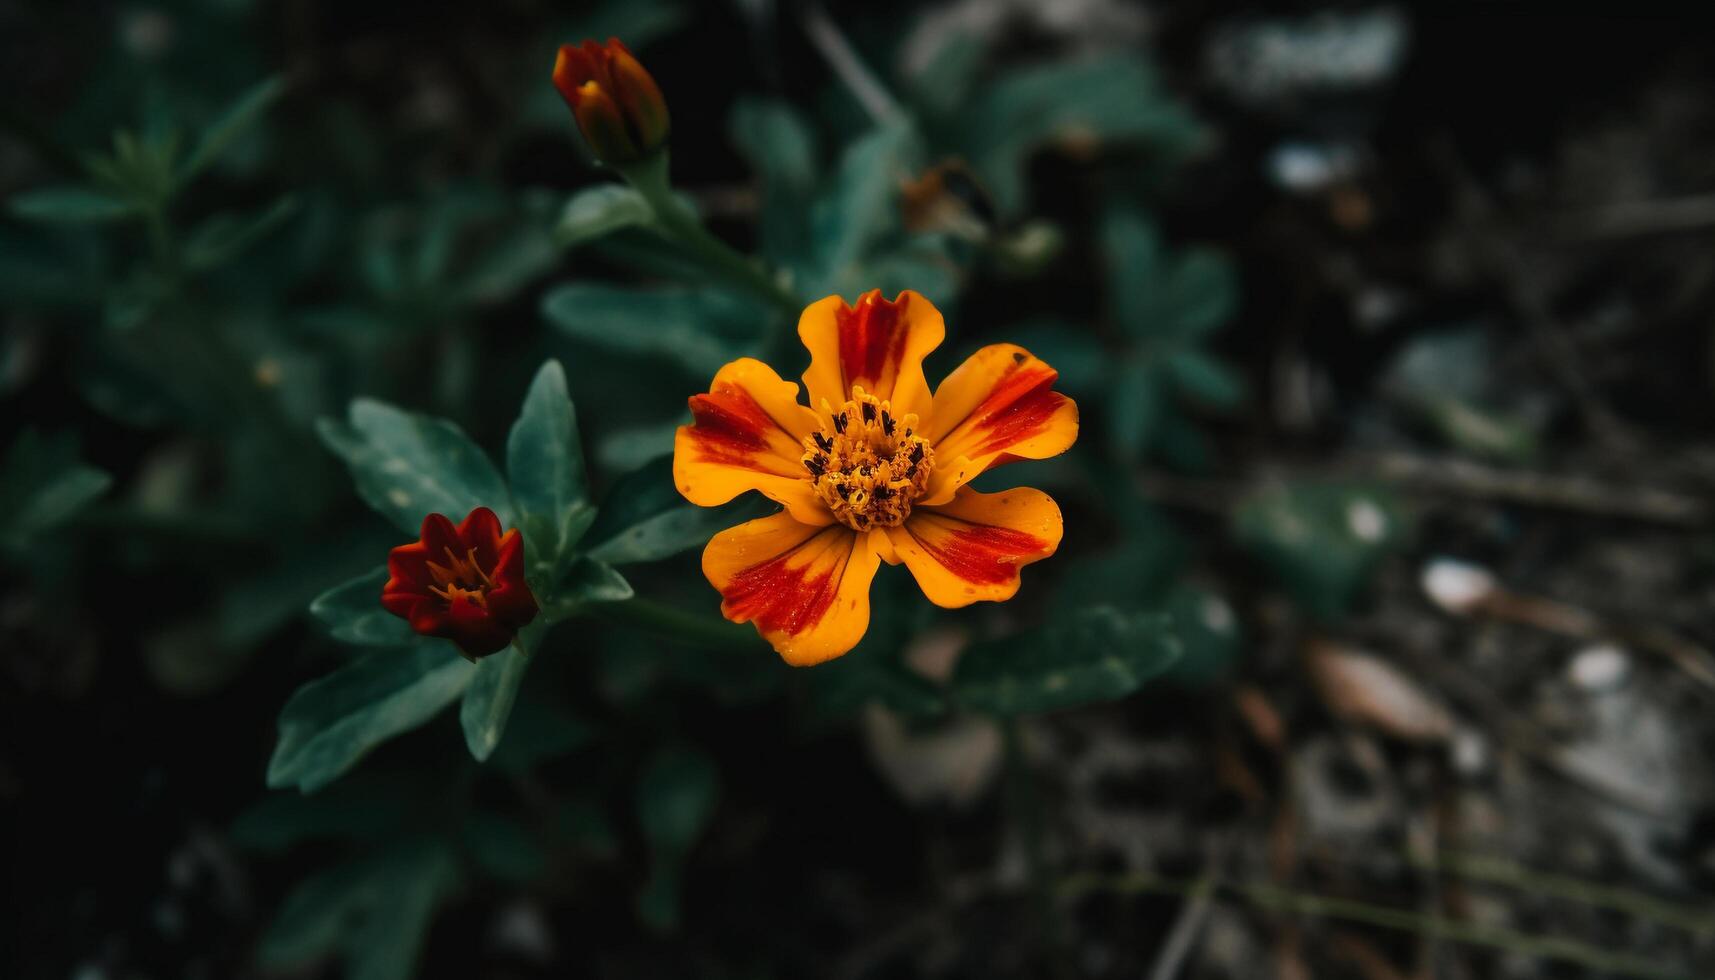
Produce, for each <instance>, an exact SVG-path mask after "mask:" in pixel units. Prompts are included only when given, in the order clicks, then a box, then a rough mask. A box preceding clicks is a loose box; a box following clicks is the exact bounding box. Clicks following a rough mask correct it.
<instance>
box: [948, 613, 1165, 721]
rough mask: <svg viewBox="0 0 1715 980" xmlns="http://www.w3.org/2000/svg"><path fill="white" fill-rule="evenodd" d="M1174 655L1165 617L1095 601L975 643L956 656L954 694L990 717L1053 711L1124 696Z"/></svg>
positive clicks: (1161, 667) (1154, 674) (1151, 675)
mask: <svg viewBox="0 0 1715 980" xmlns="http://www.w3.org/2000/svg"><path fill="white" fill-rule="evenodd" d="M1180 654H1181V651H1180V649H1179V642H1178V639H1177V638H1176V637H1175V636H1174V635H1173V629H1172V625H1171V624H1170V623H1169V622H1168V619H1167V617H1165V616H1162V615H1159V614H1147V613H1122V612H1120V611H1119V610H1117V609H1114V608H1112V607H1110V606H1097V607H1094V608H1091V609H1086V610H1083V611H1081V612H1079V613H1076V614H1074V615H1072V616H1071V617H1069V618H1067V619H1066V620H1065V621H1063V622H1058V623H1050V624H1049V625H1048V626H1046V627H1043V628H1041V629H1036V630H1031V631H1029V632H1025V633H1020V634H1018V635H1017V636H1013V637H1008V638H1007V639H1004V640H994V641H989V642H987V643H980V644H975V645H973V646H972V647H971V648H970V649H968V650H966V651H965V653H964V655H963V656H961V657H960V658H959V666H958V668H957V670H956V671H955V673H954V675H953V692H954V696H955V697H956V698H957V699H958V701H959V703H960V704H963V705H964V706H965V707H967V708H970V709H972V710H974V711H980V712H983V713H984V714H989V715H1000V716H1006V715H1018V714H1028V713H1031V712H1038V711H1052V710H1055V709H1058V708H1068V707H1073V706H1075V705H1080V704H1087V703H1090V702H1092V701H1111V700H1114V699H1116V698H1122V697H1125V696H1126V695H1128V694H1130V693H1132V692H1133V691H1135V690H1137V689H1138V688H1139V687H1140V686H1142V685H1143V682H1144V681H1147V680H1149V679H1150V678H1152V677H1154V676H1156V675H1157V674H1160V673H1162V672H1163V671H1165V670H1167V669H1168V668H1170V667H1172V666H1173V664H1174V662H1175V661H1177V660H1178V659H1179V657H1180Z"/></svg>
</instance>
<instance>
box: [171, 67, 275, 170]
mask: <svg viewBox="0 0 1715 980" xmlns="http://www.w3.org/2000/svg"><path fill="white" fill-rule="evenodd" d="M285 92H286V80H285V79H283V78H280V77H278V76H276V77H274V78H269V79H266V80H264V81H262V82H260V83H258V84H257V85H255V86H254V87H252V88H251V89H250V90H249V91H247V92H245V93H244V94H243V95H241V96H239V97H238V99H237V100H236V101H234V102H233V103H232V105H231V106H230V107H228V108H227V110H226V111H225V112H224V113H222V114H221V115H220V118H218V119H216V120H215V121H214V123H213V125H211V126H209V127H208V128H207V129H205V130H203V134H202V138H201V139H199V140H198V141H197V144H196V146H195V147H194V148H193V149H192V150H191V152H190V155H189V156H187V157H186V158H185V162H184V165H183V166H182V167H180V168H179V173H178V183H179V184H180V185H183V184H185V183H186V182H188V181H189V180H190V179H191V178H193V177H195V176H196V175H197V174H199V173H201V172H202V171H203V170H204V169H206V168H207V167H208V165H209V164H211V163H213V162H214V161H215V160H216V159H217V158H219V156H220V155H221V154H222V153H224V152H226V150H227V149H228V148H229V147H230V146H231V145H232V144H233V142H234V141H235V140H237V139H238V138H239V137H240V136H243V135H244V133H245V131H247V130H248V129H249V128H250V127H252V126H254V125H256V123H257V122H259V121H260V120H261V118H262V114H263V113H264V112H266V111H268V109H269V108H270V107H271V106H273V104H274V103H275V102H277V101H279V99H280V96H282V95H284V94H285Z"/></svg>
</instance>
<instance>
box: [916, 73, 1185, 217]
mask: <svg viewBox="0 0 1715 980" xmlns="http://www.w3.org/2000/svg"><path fill="white" fill-rule="evenodd" d="M978 91H979V93H980V94H979V95H978V97H977V98H976V99H975V100H974V101H972V102H971V103H970V104H968V105H967V106H965V108H964V110H963V111H961V112H959V113H958V114H957V115H956V116H954V117H953V118H952V119H951V120H950V124H951V127H952V128H954V129H956V138H957V139H958V141H959V142H960V144H961V145H962V146H963V147H964V149H965V153H966V156H967V158H968V159H970V161H971V162H972V164H973V165H974V166H975V167H976V169H977V171H978V172H979V173H980V174H981V175H982V176H983V178H984V182H985V183H986V184H987V185H988V188H989V191H990V193H991V194H992V195H993V197H994V200H995V204H996V207H997V208H998V209H999V210H1000V212H1001V214H1002V216H1004V217H1011V216H1014V215H1017V214H1018V213H1020V212H1021V211H1022V210H1023V208H1024V205H1025V204H1026V203H1027V201H1026V190H1027V188H1028V182H1027V180H1026V173H1025V166H1026V164H1027V163H1028V162H1029V158H1030V155H1031V154H1032V153H1033V152H1034V151H1035V150H1036V149H1038V148H1039V147H1042V146H1044V145H1047V144H1049V143H1055V142H1058V143H1061V144H1065V145H1069V146H1071V147H1073V148H1075V149H1076V150H1078V151H1079V152H1080V153H1081V154H1083V155H1088V154H1089V153H1091V152H1092V151H1094V150H1096V149H1099V148H1101V147H1102V146H1103V145H1104V144H1112V143H1119V144H1126V145H1132V146H1141V147H1143V148H1146V149H1148V150H1151V151H1153V155H1154V156H1155V158H1156V159H1158V160H1162V161H1166V162H1174V161H1177V160H1179V159H1182V158H1184V157H1185V156H1187V155H1189V153H1190V152H1191V151H1192V150H1194V149H1195V148H1196V147H1197V145H1198V144H1199V143H1201V142H1202V141H1203V139H1204V136H1203V132H1202V129H1201V127H1200V126H1199V125H1198V123H1197V121H1196V119H1195V118H1194V117H1192V116H1191V114H1190V113H1189V112H1188V111H1187V110H1186V109H1185V107H1184V106H1182V105H1181V104H1180V103H1178V102H1177V101H1175V100H1173V99H1172V98H1171V97H1170V96H1169V95H1168V94H1167V93H1166V92H1165V91H1164V90H1163V89H1162V87H1161V85H1160V83H1159V82H1158V81H1157V79H1156V75H1155V72H1154V71H1153V70H1152V69H1151V67H1150V65H1149V63H1148V62H1146V61H1144V60H1142V59H1141V58H1138V57H1136V56H1133V55H1112V56H1107V57H1101V58H1093V59H1084V60H1075V61H1064V62H1059V63H1054V64H1047V65H1035V66H1030V67H1026V68H1022V69H1017V70H1014V71H1012V72H1010V73H1008V74H1006V75H1003V76H1001V77H1000V78H998V79H995V80H993V81H991V82H989V83H987V84H985V85H981V86H979V88H978Z"/></svg>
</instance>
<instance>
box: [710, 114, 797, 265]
mask: <svg viewBox="0 0 1715 980" xmlns="http://www.w3.org/2000/svg"><path fill="white" fill-rule="evenodd" d="M727 132H728V134H729V137H730V138H731V140H732V144H733V146H734V147H736V148H737V149H738V152H739V153H740V154H741V155H742V156H743V157H744V159H745V161H746V162H747V163H749V164H750V167H751V169H752V170H754V171H755V172H756V174H757V176H758V177H759V178H760V182H761V185H762V213H761V222H760V223H761V229H760V236H761V239H762V252H763V254H764V255H767V256H769V257H770V258H772V259H774V260H775V261H777V262H781V263H790V262H793V261H794V260H796V259H798V258H799V257H800V256H802V255H803V254H804V253H805V252H806V251H807V250H808V244H809V242H808V231H809V229H808V223H807V222H806V221H805V220H804V213H805V203H806V202H807V201H808V200H809V197H810V194H811V192H812V191H813V189H814V187H815V181H816V176H817V161H816V137H815V132H814V130H812V128H811V127H810V124H809V123H808V122H806V121H805V119H804V117H803V116H802V115H800V114H799V113H798V111H797V110H795V109H793V108H792V106H791V105H790V104H788V103H786V102H783V101H776V100H773V99H756V98H740V99H739V100H738V101H737V102H736V103H734V105H733V107H732V117H731V120H730V122H729V123H728V126H727Z"/></svg>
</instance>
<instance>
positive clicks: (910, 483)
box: [803, 385, 935, 531]
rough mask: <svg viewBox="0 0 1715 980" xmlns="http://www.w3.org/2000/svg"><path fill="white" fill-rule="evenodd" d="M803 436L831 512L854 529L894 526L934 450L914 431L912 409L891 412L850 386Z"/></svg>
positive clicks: (922, 481)
mask: <svg viewBox="0 0 1715 980" xmlns="http://www.w3.org/2000/svg"><path fill="white" fill-rule="evenodd" d="M822 411H823V412H824V413H825V414H826V415H827V416H828V422H827V423H826V424H824V425H823V426H822V429H821V431H820V432H814V433H811V435H810V436H809V438H807V439H805V440H804V456H803V463H804V468H805V469H806V470H808V471H809V473H810V480H811V482H812V483H814V484H815V487H816V493H817V495H818V496H820V497H821V498H822V502H823V503H825V504H827V505H828V509H829V510H830V511H832V512H833V514H834V517H835V518H837V519H838V520H839V521H840V522H841V523H842V524H844V525H846V526H847V527H849V528H851V529H853V530H854V531H867V530H869V529H870V528H874V527H898V526H899V525H900V524H903V523H905V519H906V518H907V517H909V516H911V502H912V501H913V500H916V499H917V498H918V497H919V496H920V495H922V493H923V490H924V488H925V487H927V486H928V485H929V473H930V471H931V470H933V469H934V468H935V453H934V451H933V450H932V449H930V448H929V442H928V440H927V439H924V438H923V437H922V436H920V435H917V424H918V419H917V416H916V414H909V415H906V416H904V417H903V418H895V417H894V416H893V408H892V406H891V405H890V404H889V403H887V402H885V401H882V400H881V399H879V398H877V397H875V396H874V395H871V394H869V393H867V392H865V391H864V390H863V388H862V387H861V386H858V385H853V386H852V397H851V400H850V401H847V402H846V403H845V405H843V406H841V408H840V410H839V411H838V412H835V411H833V409H832V406H830V405H828V404H827V402H823V403H822Z"/></svg>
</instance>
